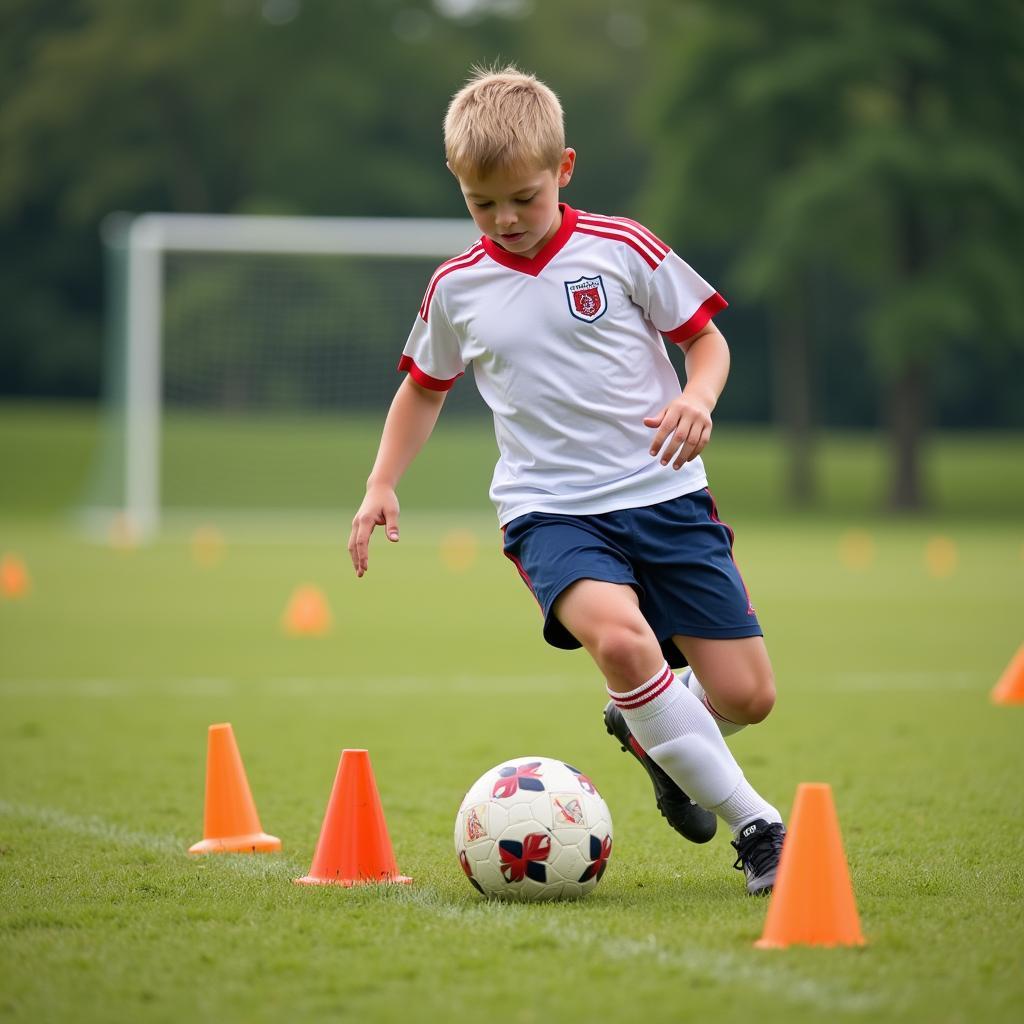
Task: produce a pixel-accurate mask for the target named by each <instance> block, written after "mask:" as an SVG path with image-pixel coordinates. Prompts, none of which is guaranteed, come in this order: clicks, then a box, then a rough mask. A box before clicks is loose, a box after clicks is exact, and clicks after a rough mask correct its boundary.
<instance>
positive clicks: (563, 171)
mask: <svg viewBox="0 0 1024 1024" xmlns="http://www.w3.org/2000/svg"><path fill="white" fill-rule="evenodd" d="M575 166H576V150H575V149H566V150H565V151H564V152H563V153H562V160H561V163H559V165H558V187H559V188H565V186H566V185H568V184H569V182H570V180H571V179H572V172H573V168H574V167H575Z"/></svg>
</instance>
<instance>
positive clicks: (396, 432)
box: [348, 376, 448, 576]
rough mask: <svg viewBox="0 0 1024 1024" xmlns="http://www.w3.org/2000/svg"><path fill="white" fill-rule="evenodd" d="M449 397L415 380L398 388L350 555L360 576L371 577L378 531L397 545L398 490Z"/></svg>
mask: <svg viewBox="0 0 1024 1024" xmlns="http://www.w3.org/2000/svg"><path fill="white" fill-rule="evenodd" d="M447 393H448V392H447V391H431V390H429V389H428V388H424V387H420V385H419V384H417V383H416V382H415V381H414V380H413V379H412V377H411V376H407V377H406V378H405V380H403V381H402V383H401V384H400V385H399V388H398V391H397V393H396V394H395V397H394V400H393V401H392V403H391V409H390V410H389V412H388V418H387V419H386V420H385V421H384V431H383V433H382V434H381V439H380V447H379V448H378V449H377V458H376V460H375V461H374V463H373V469H372V470H370V476H369V479H368V480H367V481H366V497H365V498H363V503H362V504H361V505H360V506H359V511H358V512H357V513H356V515H355V518H354V519H353V520H352V532H351V534H349V538H348V553H349V555H350V556H351V558H352V566H353V568H354V569H355V571H356V576H362V575H363V574H364V573H365V572H366V569H367V563H368V561H369V547H370V534H371V533H373V528H374V527H375V526H383V527H385V530H386V532H387V537H388V540H390V541H397V540H398V495H397V494H396V493H395V488H396V487H397V486H398V481H399V480H400V479H401V478H402V474H403V473H404V472H405V471H406V470H407V469H408V468H409V464H410V463H411V462H412V460H413V459H414V458H415V457H416V455H417V454H418V452H419V450H420V449H421V448H422V447H423V445H424V444H425V443H426V440H427V438H428V437H430V434H431V432H432V431H433V429H434V425H435V424H436V423H437V417H438V415H439V414H440V412H441V406H442V405H443V404H444V399H445V395H447Z"/></svg>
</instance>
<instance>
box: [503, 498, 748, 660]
mask: <svg viewBox="0 0 1024 1024" xmlns="http://www.w3.org/2000/svg"><path fill="white" fill-rule="evenodd" d="M732 542H733V534H732V530H730V529H729V527H728V526H726V525H725V524H724V523H723V522H721V521H720V520H719V518H718V512H717V509H716V508H715V501H714V498H712V497H711V492H710V491H709V490H707V488H705V489H704V490H701V491H694V492H693V493H692V494H684V495H683V496H682V497H679V498H673V499H671V500H670V501H663V502H660V503H659V504H657V505H650V506H647V507H646V508H627V509H621V510H619V511H616V512H603V513H601V514H599V515H591V516H570V515H561V514H557V513H549V512H528V513H527V514H526V515H524V516H519V517H518V518H517V519H513V520H512V522H510V523H509V524H508V525H507V526H506V527H505V554H506V555H507V556H508V558H510V559H511V560H512V561H513V562H514V563H515V566H516V568H517V569H518V570H519V574H520V576H522V577H523V580H524V581H525V582H526V584H527V586H528V587H529V588H530V590H532V591H533V595H534V597H536V599H537V602H538V603H539V604H540V607H541V611H542V612H543V613H544V639H545V640H547V642H548V643H549V644H551V645H552V646H553V647H561V648H563V649H565V650H573V649H575V648H577V647H580V646H581V644H580V642H579V641H578V640H577V639H576V638H575V637H574V636H573V635H572V634H571V633H570V632H569V631H568V630H567V629H566V628H565V626H563V625H562V623H561V622H559V621H558V619H557V618H556V617H555V616H554V615H553V614H552V613H551V607H552V605H553V604H554V603H555V599H556V598H557V597H558V595H559V594H561V593H562V591H563V590H565V588H566V587H568V586H569V584H570V583H575V582H576V580H582V579H590V580H604V581H606V582H608V583H624V584H627V585H628V586H631V587H632V588H633V589H634V590H635V591H636V594H637V597H638V598H639V599H640V611H641V612H642V613H643V615H644V618H645V619H647V621H648V623H650V626H651V629H653V630H654V635H655V636H656V637H657V638H658V642H659V643H660V644H661V648H662V651H663V652H664V654H665V658H666V660H667V661H668V663H669V664H670V665H671V666H672V667H673V668H681V667H682V666H683V665H685V664H686V659H685V658H684V657H683V655H682V652H681V651H680V650H679V649H678V648H677V647H676V645H675V644H674V643H673V642H672V637H673V636H676V635H683V636H699V637H708V638H710V639H732V638H735V637H745V636H762V635H763V632H762V630H761V625H760V623H759V622H758V621H757V615H756V613H755V612H754V608H753V605H751V603H750V597H749V595H748V593H747V588H746V586H745V585H744V583H743V578H742V577H741V576H740V572H739V569H737V568H736V563H735V562H734V561H733V557H732Z"/></svg>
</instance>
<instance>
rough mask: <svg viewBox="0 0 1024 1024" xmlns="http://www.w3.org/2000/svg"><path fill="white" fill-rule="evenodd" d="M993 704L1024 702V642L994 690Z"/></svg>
mask: <svg viewBox="0 0 1024 1024" xmlns="http://www.w3.org/2000/svg"><path fill="white" fill-rule="evenodd" d="M991 696H992V703H993V704H1024V644H1022V645H1021V646H1020V647H1019V648H1018V649H1017V653H1016V654H1015V655H1014V656H1013V660H1012V661H1011V662H1010V664H1009V665H1007V666H1006V671H1005V672H1004V673H1003V674H1002V675H1001V676H1000V677H999V682H998V683H996V685H995V687H994V688H993V690H992V694H991Z"/></svg>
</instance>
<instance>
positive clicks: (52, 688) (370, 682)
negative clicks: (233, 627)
mask: <svg viewBox="0 0 1024 1024" xmlns="http://www.w3.org/2000/svg"><path fill="white" fill-rule="evenodd" d="M585 685H586V684H585V682H581V681H580V680H576V679H572V678H570V677H569V676H559V675H536V676H514V675H508V676H495V675H457V676H452V677H451V678H450V679H448V680H446V681H445V683H444V684H443V688H444V690H445V691H455V692H458V693H479V692H489V691H492V690H493V691H497V690H505V689H515V690H517V691H519V692H524V691H528V692H541V693H552V692H565V691H569V690H572V689H576V688H578V687H580V686H585ZM432 688H433V684H431V683H428V682H425V681H424V679H423V678H420V677H416V676H391V677H376V678H371V677H369V676H366V677H360V676H354V677H351V678H345V679H343V678H329V677H326V678H324V677H301V676H294V677H284V678H278V679H260V680H252V681H249V680H241V679H217V678H203V677H196V678H191V679H152V680H149V679H147V680H142V679H38V680H25V679H8V680H0V697H52V696H62V697H95V698H120V697H151V696H160V697H225V696H231V695H233V694H237V693H244V694H246V695H247V696H251V695H253V694H267V695H271V696H274V695H286V696H293V697H295V696H323V695H329V694H344V693H352V692H367V693H369V692H372V693H376V694H380V693H386V694H415V693H428V692H430V691H431V689H432Z"/></svg>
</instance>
